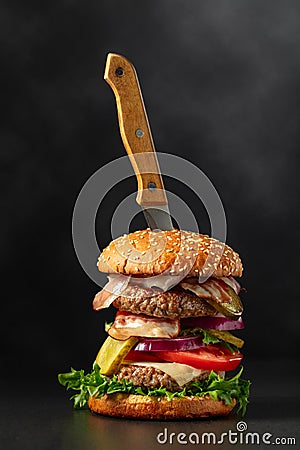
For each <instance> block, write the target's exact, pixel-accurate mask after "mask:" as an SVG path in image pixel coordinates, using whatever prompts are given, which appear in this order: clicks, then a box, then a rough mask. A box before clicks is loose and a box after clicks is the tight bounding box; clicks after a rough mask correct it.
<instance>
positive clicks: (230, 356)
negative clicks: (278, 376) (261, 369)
mask: <svg viewBox="0 0 300 450" xmlns="http://www.w3.org/2000/svg"><path fill="white" fill-rule="evenodd" d="M140 353H144V352H140ZM152 353H154V352H152ZM159 357H160V358H162V359H164V360H165V361H169V362H177V363H181V364H187V365H188V366H192V367H195V368H196V369H204V370H220V371H223V370H224V371H225V372H226V371H228V370H234V369H236V368H237V366H238V365H239V364H240V362H241V361H242V359H243V355H242V354H241V353H240V352H234V353H231V351H230V350H229V349H227V348H226V347H224V346H223V345H205V346H204V347H201V348H198V349H196V350H188V351H183V352H180V351H179V352H174V351H160V352H159Z"/></svg>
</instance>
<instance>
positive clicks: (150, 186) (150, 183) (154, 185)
mask: <svg viewBox="0 0 300 450" xmlns="http://www.w3.org/2000/svg"><path fill="white" fill-rule="evenodd" d="M148 189H149V191H151V192H153V191H155V189H156V184H155V183H154V182H153V181H150V182H149V183H148Z"/></svg>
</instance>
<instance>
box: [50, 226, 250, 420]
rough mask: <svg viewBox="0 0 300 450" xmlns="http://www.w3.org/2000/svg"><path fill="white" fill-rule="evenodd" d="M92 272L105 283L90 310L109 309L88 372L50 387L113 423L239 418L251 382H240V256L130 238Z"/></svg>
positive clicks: (176, 238) (138, 235)
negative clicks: (67, 392)
mask: <svg viewBox="0 0 300 450" xmlns="http://www.w3.org/2000/svg"><path fill="white" fill-rule="evenodd" d="M98 268H99V270H100V271H101V272H105V273H107V274H108V279H109V281H108V283H107V284H106V285H105V286H104V288H103V289H102V290H101V291H100V292H99V293H97V294H96V296H95V298H94V301H93V308H94V310H96V311H100V310H102V309H104V308H108V307H110V306H111V305H113V307H115V308H116V309H117V312H116V315H115V319H114V321H113V322H112V323H109V324H107V323H106V325H105V330H106V332H107V334H108V336H107V338H106V340H105V341H104V343H103V345H102V346H101V348H100V350H99V352H98V354H97V355H96V358H95V362H94V364H93V367H92V370H91V371H90V373H85V372H84V370H75V369H71V372H69V373H63V374H60V375H59V376H58V378H59V382H60V383H61V384H62V385H64V386H65V387H66V388H67V389H73V390H75V391H78V392H76V393H75V394H74V395H73V396H72V397H71V398H72V399H73V400H74V407H75V408H78V407H86V406H88V407H89V408H90V409H91V411H93V412H95V413H98V414H102V415H105V416H112V417H124V418H133V419H160V420H168V419H197V418H203V417H215V416H225V415H227V414H229V413H230V412H231V411H232V409H233V408H234V407H235V406H237V407H238V411H240V412H241V413H242V414H243V415H244V414H245V411H246V406H247V403H248V397H249V387H250V382H249V381H248V380H244V379H242V378H241V374H242V368H241V367H239V366H240V363H241V361H242V359H243V355H242V353H241V348H242V347H243V344H244V341H243V340H242V339H240V338H239V337H237V336H235V335H234V334H233V333H232V331H233V330H239V329H241V328H243V327H244V324H243V320H242V312H243V306H242V303H241V300H240V297H239V294H240V291H241V286H240V284H239V283H238V282H237V281H236V277H241V276H242V271H243V266H242V262H241V259H240V257H239V255H238V254H237V253H236V252H234V251H233V250H232V249H231V248H230V247H229V246H228V245H225V244H224V243H221V242H219V241H217V240H216V239H213V238H210V237H208V236H206V235H202V234H198V233H194V232H188V231H182V230H176V229H174V230H171V231H160V230H156V231H151V230H149V229H146V230H141V231H135V232H133V233H130V234H128V235H124V236H122V237H119V238H117V239H115V240H114V241H112V242H111V243H110V244H109V245H108V247H106V248H105V249H104V250H103V252H102V253H101V255H100V257H99V260H98Z"/></svg>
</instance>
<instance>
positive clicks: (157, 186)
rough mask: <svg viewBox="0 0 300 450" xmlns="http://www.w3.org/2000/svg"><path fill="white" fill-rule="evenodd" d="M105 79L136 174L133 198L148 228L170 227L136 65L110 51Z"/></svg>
mask: <svg viewBox="0 0 300 450" xmlns="http://www.w3.org/2000/svg"><path fill="white" fill-rule="evenodd" d="M104 79H105V81H107V83H108V84H109V85H110V87H111V88H112V90H113V92H114V95H115V98H116V103H117V110H118V119H119V127H120V133H121V138H122V141H123V144H124V147H125V149H126V151H127V153H128V156H129V158H130V161H131V164H132V166H133V169H134V171H135V174H136V177H137V182H138V193H137V197H136V201H137V203H138V204H139V205H140V206H141V207H142V208H143V212H144V216H145V219H146V221H147V224H148V226H149V227H150V229H151V230H156V229H160V230H172V229H173V228H174V226H173V224H172V219H171V216H170V212H169V207H168V199H167V196H166V192H165V190H164V184H163V179H162V176H161V172H160V169H159V164H158V160H157V156H156V152H155V147H154V143H153V139H152V135H151V130H150V125H149V121H148V118H147V113H146V109H145V105H144V101H143V97H142V93H141V89H140V85H139V81H138V77H137V74H136V71H135V68H134V66H133V64H132V63H131V62H130V61H128V59H126V58H124V57H123V56H121V55H118V54H116V53H109V54H108V56H107V60H106V66H105V72H104Z"/></svg>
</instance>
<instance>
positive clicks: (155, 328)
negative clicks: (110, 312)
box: [108, 311, 180, 341]
mask: <svg viewBox="0 0 300 450" xmlns="http://www.w3.org/2000/svg"><path fill="white" fill-rule="evenodd" d="M179 322H180V321H179V319H162V318H159V317H151V316H146V315H144V314H133V313H128V312H125V311H118V312H117V314H116V317H115V321H114V323H113V325H112V326H111V327H110V329H109V330H108V334H109V335H110V336H111V337H113V338H115V339H118V340H120V341H124V340H125V339H128V338H129V337H131V336H143V337H150V338H174V337H176V336H178V334H179V331H180V328H179Z"/></svg>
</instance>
